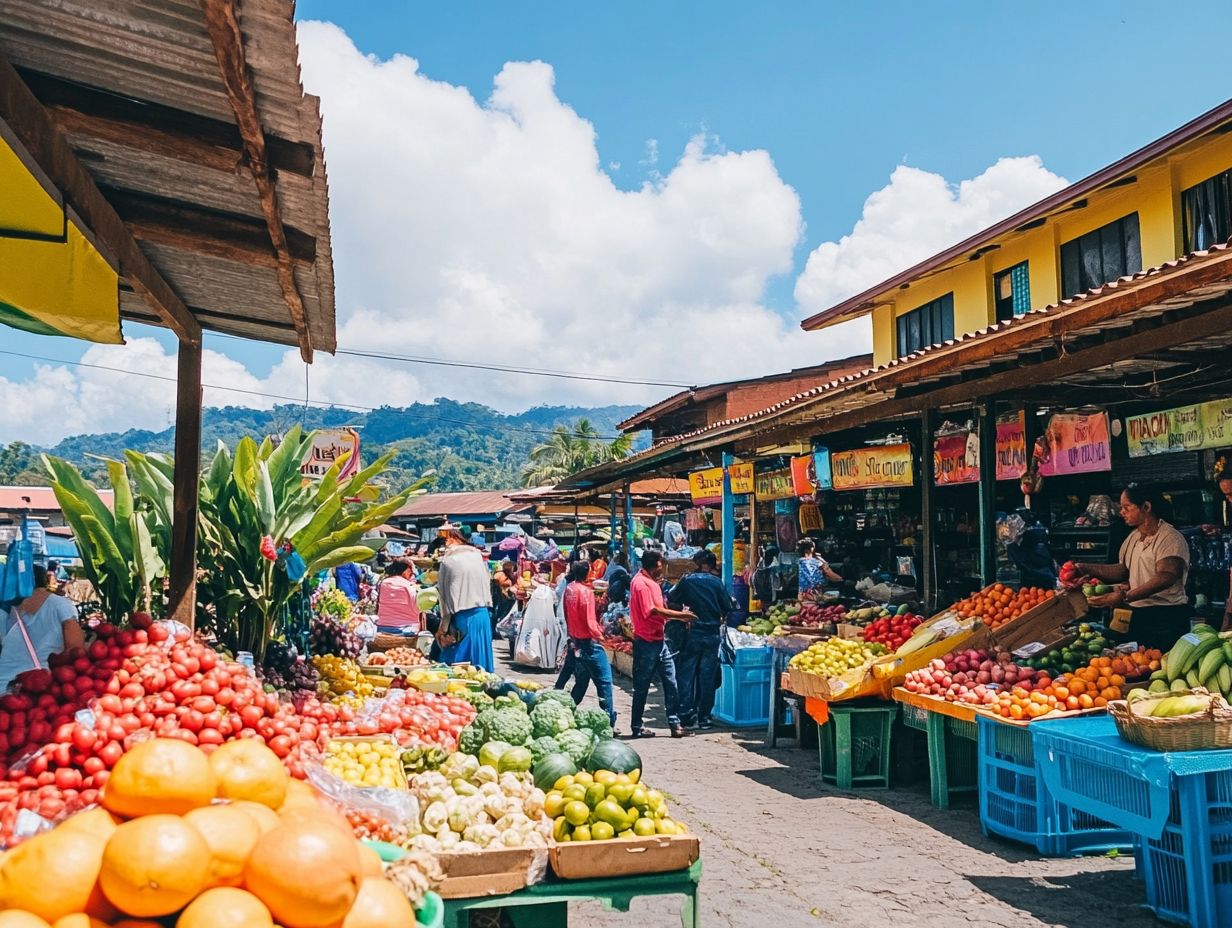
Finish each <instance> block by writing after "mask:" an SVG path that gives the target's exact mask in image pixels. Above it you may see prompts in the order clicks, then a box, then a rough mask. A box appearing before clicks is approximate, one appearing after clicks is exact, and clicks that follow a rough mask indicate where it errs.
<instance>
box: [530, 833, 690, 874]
mask: <svg viewBox="0 0 1232 928" xmlns="http://www.w3.org/2000/svg"><path fill="white" fill-rule="evenodd" d="M700 855H701V845H700V842H699V841H698V840H697V836H696V835H655V836H654V837H651V838H618V839H614V840H611V841H583V842H579V843H576V844H574V843H572V842H568V843H565V844H556V845H553V846H552V849H551V851H550V855H549V859H550V861H551V864H552V871H553V872H554V873H555V874H556V875H557V876H558V877H560V878H561V879H562V880H588V879H594V878H596V877H613V876H636V875H641V874H646V873H670V872H671V871H673V870H685V869H687V868H688V867H691V866H693V864H694V863H696V862H697V858H698V857H699V856H700Z"/></svg>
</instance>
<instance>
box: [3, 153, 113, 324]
mask: <svg viewBox="0 0 1232 928" xmlns="http://www.w3.org/2000/svg"><path fill="white" fill-rule="evenodd" d="M0 190H3V191H4V196H3V197H0V322H3V323H4V324H6V325H10V326H13V327H14V328H18V329H24V330H25V331H27V332H34V333H36V334H38V335H67V336H71V337H73V338H82V339H85V340H87V341H92V342H105V343H107V344H119V343H120V342H122V341H123V338H122V337H121V335H120V286H119V275H118V274H117V273H116V272H115V270H113V269H112V267H111V266H110V265H109V264H108V263H107V261H106V259H105V258H104V257H103V256H102V255H101V254H99V252H98V250H97V249H96V248H95V247H94V246H93V245H92V244H90V242H89V240H88V239H87V238H86V236H85V235H84V234H83V233H82V231H81V229H79V228H78V227H77V225H76V223H74V222H73V221H72V220H71V219H70V217H69V216H68V214H67V213H66V211H65V209H64V205H63V204H62V203H60V202H58V201H57V200H56V198H55V197H54V196H52V195H51V194H50V193H48V192H47V190H46V188H45V187H44V186H43V184H42V183H40V181H39V180H38V178H37V177H35V176H34V174H33V173H31V171H30V169H29V168H28V167H27V166H26V165H25V163H24V162H23V161H22V159H21V157H20V156H19V155H18V154H17V152H16V151H15V150H14V149H13V147H12V146H11V145H10V144H9V143H8V142H7V141H6V140H5V139H4V136H3V134H0Z"/></svg>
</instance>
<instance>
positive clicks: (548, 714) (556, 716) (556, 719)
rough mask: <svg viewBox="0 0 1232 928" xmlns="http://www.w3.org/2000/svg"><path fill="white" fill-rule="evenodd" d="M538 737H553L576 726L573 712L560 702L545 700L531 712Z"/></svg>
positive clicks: (534, 730) (535, 734)
mask: <svg viewBox="0 0 1232 928" xmlns="http://www.w3.org/2000/svg"><path fill="white" fill-rule="evenodd" d="M530 722H531V726H532V727H533V732H534V736H535V737H536V738H552V737H555V736H556V735H559V734H561V733H562V732H566V731H568V730H569V729H571V728H573V727H574V722H573V713H572V712H571V711H570V710H568V709H566V708H565V707H564V706H562V705H561V704H560V703H558V702H544V703H540V704H539V705H537V706H535V708H534V709H532V710H531V713H530Z"/></svg>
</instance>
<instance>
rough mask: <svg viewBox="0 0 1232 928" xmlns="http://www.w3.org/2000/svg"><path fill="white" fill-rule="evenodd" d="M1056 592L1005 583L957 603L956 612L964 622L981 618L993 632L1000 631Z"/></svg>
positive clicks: (995, 585) (994, 585)
mask: <svg viewBox="0 0 1232 928" xmlns="http://www.w3.org/2000/svg"><path fill="white" fill-rule="evenodd" d="M1056 595H1057V594H1056V591H1055V590H1042V589H1039V588H1038V587H1030V586H1024V587H1023V588H1022V589H1020V590H1013V589H1011V588H1010V587H1008V586H1006V585H1005V584H1003V583H994V584H993V585H992V586H990V587H988V588H987V589H983V590H980V592H978V593H973V594H972V595H970V596H968V597H967V598H966V599H962V600H959V601H958V602H956V603H955V604H954V611H955V612H957V613H958V615H959V617H960V618H963V619H979V620H980V621H981V622H983V623H984V625H986V626H987V627H988V628H990V629H996V628H1000V627H1001V626H1002V625H1006V624H1008V623H1010V622H1012V621H1014V620H1015V619H1016V618H1018V617H1019V616H1021V615H1022V614H1023V613H1026V612H1029V611H1030V610H1032V609H1034V608H1035V607H1036V606H1038V605H1040V604H1041V603H1044V602H1047V601H1048V600H1050V599H1052V598H1054V597H1055V596H1056Z"/></svg>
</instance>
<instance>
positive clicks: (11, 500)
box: [0, 486, 111, 512]
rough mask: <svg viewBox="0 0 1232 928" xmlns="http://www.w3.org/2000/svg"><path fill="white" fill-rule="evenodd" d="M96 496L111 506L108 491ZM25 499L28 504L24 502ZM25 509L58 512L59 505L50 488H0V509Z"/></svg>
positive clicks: (100, 492)
mask: <svg viewBox="0 0 1232 928" xmlns="http://www.w3.org/2000/svg"><path fill="white" fill-rule="evenodd" d="M98 495H99V496H100V497H101V498H102V500H103V502H104V503H106V504H107V505H108V506H110V505H111V491H110V490H99V491H98ZM27 498H28V499H29V502H26V499H27ZM27 507H29V508H30V510H32V511H33V512H59V511H60V504H59V503H58V502H56V494H55V492H54V491H53V490H52V489H51V487H11V486H0V509H2V510H4V511H6V512H20V511H21V510H22V509H25V508H27Z"/></svg>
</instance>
